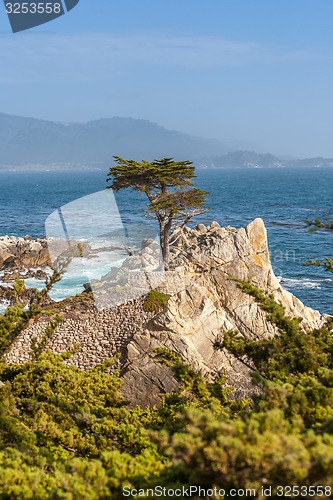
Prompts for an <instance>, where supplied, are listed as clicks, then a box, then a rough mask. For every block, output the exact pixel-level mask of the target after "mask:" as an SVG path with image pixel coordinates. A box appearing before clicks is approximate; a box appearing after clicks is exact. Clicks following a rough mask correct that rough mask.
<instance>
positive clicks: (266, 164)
mask: <svg viewBox="0 0 333 500" xmlns="http://www.w3.org/2000/svg"><path fill="white" fill-rule="evenodd" d="M196 163H197V165H198V166H201V167H205V168H214V167H215V168H227V167H233V168H237V167H248V168H276V167H281V168H282V167H333V158H321V157H317V158H305V159H304V158H303V159H300V158H296V159H295V158H293V159H286V158H283V159H282V158H278V157H277V156H273V155H271V154H269V153H265V154H262V153H256V152H254V151H233V152H230V153H227V154H224V155H221V156H207V157H204V158H200V159H199V160H197V162H196Z"/></svg>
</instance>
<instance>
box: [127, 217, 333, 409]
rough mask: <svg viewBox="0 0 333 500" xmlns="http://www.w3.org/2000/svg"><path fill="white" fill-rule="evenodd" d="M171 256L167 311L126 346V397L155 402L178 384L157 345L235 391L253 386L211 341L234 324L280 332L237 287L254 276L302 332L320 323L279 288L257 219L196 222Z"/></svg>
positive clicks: (261, 332)
mask: <svg viewBox="0 0 333 500" xmlns="http://www.w3.org/2000/svg"><path fill="white" fill-rule="evenodd" d="M172 254H173V265H174V266H175V271H173V272H171V273H169V278H170V279H169V280H168V281H167V282H166V283H165V284H164V286H163V287H160V289H161V290H162V291H165V292H166V293H170V294H171V298H170V300H169V303H168V308H167V310H166V311H164V312H163V313H161V314H159V315H158V316H156V317H155V318H153V319H152V320H151V321H150V323H148V325H147V328H146V329H145V330H144V331H143V332H141V333H138V334H136V335H135V336H134V338H133V340H132V341H131V342H130V343H129V345H128V358H127V363H126V365H125V367H124V382H125V386H124V394H125V395H126V397H127V398H128V399H129V400H131V401H135V402H136V403H138V404H142V405H145V404H148V403H149V404H157V403H158V401H159V398H158V394H159V393H161V392H165V391H169V390H170V389H171V388H174V387H176V386H177V383H176V381H175V379H174V377H173V375H172V373H171V370H170V369H169V368H167V367H165V366H162V365H159V364H156V362H155V360H154V357H155V355H154V352H153V350H154V349H155V348H157V347H167V348H169V349H172V350H173V351H176V352H177V353H179V354H181V355H182V356H183V357H184V358H185V360H186V361H188V362H189V363H191V364H192V365H193V366H194V367H196V368H197V369H199V370H201V371H202V372H203V373H205V374H207V375H208V376H209V375H212V374H214V373H216V372H220V371H225V372H226V375H227V380H228V382H229V383H230V384H231V385H233V386H234V387H235V395H236V396H237V395H238V396H242V395H246V393H247V392H248V391H252V390H253V387H251V382H250V376H249V368H247V367H246V366H245V365H244V364H243V363H241V362H240V361H237V360H236V358H234V357H233V356H232V355H231V354H230V353H228V352H225V351H224V350H219V349H216V347H215V346H216V345H217V344H219V343H220V341H221V339H222V337H223V332H225V331H227V330H231V329H232V330H238V332H239V333H240V334H241V335H243V336H244V337H246V338H251V339H258V340H259V339H264V338H269V337H271V336H273V335H275V334H276V333H277V332H276V328H275V327H274V325H272V324H271V323H270V322H269V321H268V320H267V316H266V314H265V313H264V312H263V311H262V310H261V309H260V307H259V306H258V305H257V304H256V303H255V301H254V299H253V298H252V297H250V296H248V295H247V294H245V293H243V292H242V291H241V290H240V289H239V288H238V287H237V280H238V281H251V282H252V283H253V284H254V285H256V286H257V287H258V288H260V289H261V290H263V291H264V292H267V293H273V295H274V297H275V299H276V300H277V301H278V302H279V303H281V304H282V305H283V306H284V307H285V309H286V313H287V314H288V315H290V316H293V317H300V318H302V326H303V327H304V329H306V330H309V329H312V328H316V327H320V326H322V324H323V323H324V321H325V317H324V316H322V315H321V314H320V313H319V312H318V311H314V310H312V309H310V308H308V307H305V306H304V305H303V304H302V302H301V301H300V300H298V299H297V298H296V297H294V296H293V295H292V294H291V293H289V292H288V291H286V290H284V289H283V288H282V287H281V286H280V284H279V282H278V280H277V279H276V277H275V276H274V273H273V270H272V266H271V263H270V259H269V251H268V245H267V235H266V229H265V226H264V223H263V221H262V220H261V219H255V220H254V221H253V222H252V223H250V224H249V225H248V226H247V227H246V228H245V229H244V228H241V229H235V228H232V227H225V228H222V227H220V226H219V224H218V223H217V222H214V223H213V224H212V225H211V226H210V227H205V226H204V225H202V224H199V225H198V226H197V228H196V229H192V230H191V229H188V228H186V229H185V231H184V234H183V235H181V234H179V235H178V240H177V235H175V243H174V245H173V250H172Z"/></svg>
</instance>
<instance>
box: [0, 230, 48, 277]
mask: <svg viewBox="0 0 333 500" xmlns="http://www.w3.org/2000/svg"><path fill="white" fill-rule="evenodd" d="M49 264H50V257H49V252H48V249H47V240H46V239H36V240H34V239H32V238H31V237H30V236H26V237H24V238H16V237H15V236H1V237H0V269H2V268H3V269H8V268H11V269H16V270H17V269H23V268H29V267H38V266H41V267H43V266H47V265H49Z"/></svg>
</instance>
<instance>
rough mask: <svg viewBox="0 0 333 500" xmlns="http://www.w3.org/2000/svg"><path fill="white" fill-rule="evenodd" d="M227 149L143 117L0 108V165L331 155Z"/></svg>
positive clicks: (276, 163)
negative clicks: (43, 115) (49, 117)
mask: <svg viewBox="0 0 333 500" xmlns="http://www.w3.org/2000/svg"><path fill="white" fill-rule="evenodd" d="M239 146H240V147H241V143H240V144H239ZM243 147H244V146H243ZM245 147H246V146H245ZM232 149H233V148H232V147H230V145H228V144H224V143H223V142H220V141H217V140H213V139H203V138H201V137H195V136H192V135H189V134H184V133H181V132H177V131H174V130H167V129H165V128H163V127H160V126H159V125H157V124H155V123H152V122H150V121H148V120H136V119H133V118H119V117H114V118H103V119H99V120H94V121H90V122H88V123H74V124H62V123H55V122H52V121H46V120H39V119H36V118H23V117H20V116H12V115H7V114H4V113H0V169H2V170H5V169H11V168H17V167H18V168H27V169H29V168H30V169H39V168H45V167H48V168H51V169H52V168H54V169H56V168H75V167H76V168H83V167H87V168H105V167H108V166H109V165H110V164H111V163H112V161H113V160H112V157H113V156H114V155H117V156H122V157H124V158H133V159H136V160H142V159H146V160H153V159H154V158H163V157H165V156H166V157H169V156H172V157H174V158H176V159H188V160H192V161H194V162H195V164H196V166H197V167H204V168H211V167H221V168H223V167H224V168H225V167H235V168H236V167H249V168H251V167H252V168H253V167H265V168H271V167H307V166H308V167H314V166H315V167H316V166H318V167H319V166H329V167H333V158H330V159H325V158H307V159H294V158H293V159H285V158H278V157H276V156H273V155H271V154H269V153H266V154H262V153H256V152H254V151H232Z"/></svg>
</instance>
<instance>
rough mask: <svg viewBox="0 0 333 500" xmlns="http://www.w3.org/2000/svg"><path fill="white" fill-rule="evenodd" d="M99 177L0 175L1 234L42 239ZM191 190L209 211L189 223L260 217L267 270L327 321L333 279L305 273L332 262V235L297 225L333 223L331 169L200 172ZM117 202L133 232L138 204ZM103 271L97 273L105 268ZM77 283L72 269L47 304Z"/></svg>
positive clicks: (98, 186) (102, 174) (101, 181)
mask: <svg viewBox="0 0 333 500" xmlns="http://www.w3.org/2000/svg"><path fill="white" fill-rule="evenodd" d="M106 175H107V169H106V170H105V171H102V170H84V171H77V170H74V171H67V172H62V171H40V172H21V171H11V172H0V186H1V197H0V234H1V235H14V236H25V235H31V236H33V237H44V236H45V220H46V219H47V217H48V216H49V215H50V214H51V213H52V212H53V211H55V210H57V209H58V208H59V207H61V206H63V205H65V204H67V203H69V202H72V201H73V200H77V199H78V198H81V197H83V196H87V195H89V194H91V193H95V192H99V191H101V190H104V189H105V187H106V185H107V184H106ZM195 184H196V185H197V186H199V187H201V188H203V189H205V190H207V191H208V192H209V195H208V199H207V205H208V206H209V208H210V211H209V212H208V213H207V214H205V215H203V216H200V217H198V218H196V219H195V223H198V222H203V223H207V224H209V223H210V222H211V221H212V220H217V221H218V222H219V223H220V224H221V225H231V226H234V227H241V226H244V225H246V224H247V223H249V222H250V221H251V220H253V219H254V218H255V217H262V218H263V220H264V222H265V225H266V228H267V232H268V243H269V248H270V255H271V261H272V264H273V268H274V271H275V274H276V275H277V276H279V277H281V279H282V281H283V286H284V287H285V288H286V289H288V290H290V291H291V292H292V293H293V294H294V295H296V296H297V297H299V298H300V299H301V300H302V301H303V302H304V303H305V304H306V305H308V306H310V307H313V308H315V309H319V310H320V311H321V312H326V313H331V314H333V275H331V274H329V273H327V272H325V271H324V270H323V269H321V268H319V267H309V266H304V263H305V262H306V261H307V260H309V259H319V260H320V259H323V258H324V257H326V256H327V257H333V245H332V244H333V234H332V233H330V232H328V231H326V232H325V231H318V232H316V233H312V234H310V233H309V232H308V231H307V229H306V228H305V224H304V219H311V220H313V219H314V218H315V217H319V218H321V219H323V218H325V217H332V218H333V208H332V207H333V197H332V195H333V168H304V169H300V168H297V169H292V168H288V169H286V168H276V169H275V168H274V169H264V168H262V169H261V168H253V169H252V168H251V169H248V168H238V169H200V170H197V178H196V179H195ZM116 200H117V205H118V208H119V212H120V215H121V219H122V222H123V223H124V224H125V225H126V224H129V225H131V224H132V225H140V221H141V222H142V221H143V217H144V216H143V214H144V207H145V199H144V198H143V197H141V196H140V194H138V193H132V192H131V191H129V190H127V191H122V192H119V193H116ZM79 233H80V231H78V235H79ZM102 264H103V265H101V267H100V269H99V272H100V273H101V272H104V271H105V268H106V267H105V266H107V262H103V263H102ZM0 279H1V278H0ZM84 279H85V281H87V279H86V278H83V277H82V276H80V272H79V270H77V271H76V272H74V273H73V276H72V277H71V276H67V277H66V279H65V281H64V282H63V283H62V284H61V285H59V287H58V289H56V290H55V291H54V298H56V299H60V298H63V297H65V296H68V295H70V294H73V293H77V292H79V291H80V290H82V281H83V280H84ZM28 284H29V285H30V286H32V285H35V284H36V283H35V282H34V281H31V282H30V283H28Z"/></svg>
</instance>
